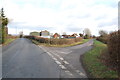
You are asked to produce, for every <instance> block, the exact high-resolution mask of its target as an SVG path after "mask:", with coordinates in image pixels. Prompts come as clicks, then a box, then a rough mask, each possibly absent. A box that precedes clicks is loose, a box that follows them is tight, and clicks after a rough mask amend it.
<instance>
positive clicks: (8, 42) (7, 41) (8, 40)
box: [3, 38, 16, 46]
mask: <svg viewBox="0 0 120 80" xmlns="http://www.w3.org/2000/svg"><path fill="white" fill-rule="evenodd" d="M15 39H16V38H14V39H13V38H9V39H7V40H6V42H5V43H4V44H3V46H5V45H8V44H10V43H11V42H13V41H14V40H15Z"/></svg>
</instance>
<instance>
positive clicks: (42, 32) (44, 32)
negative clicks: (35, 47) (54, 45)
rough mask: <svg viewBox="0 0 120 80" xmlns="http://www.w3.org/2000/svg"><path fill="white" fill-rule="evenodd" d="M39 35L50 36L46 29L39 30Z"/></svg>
mask: <svg viewBox="0 0 120 80" xmlns="http://www.w3.org/2000/svg"><path fill="white" fill-rule="evenodd" d="M39 35H40V36H41V37H44V38H50V32H49V31H47V30H45V31H41V32H40V34H39Z"/></svg>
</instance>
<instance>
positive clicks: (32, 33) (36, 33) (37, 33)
mask: <svg viewBox="0 0 120 80" xmlns="http://www.w3.org/2000/svg"><path fill="white" fill-rule="evenodd" d="M30 35H31V36H39V32H36V31H34V32H30Z"/></svg>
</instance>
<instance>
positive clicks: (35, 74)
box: [2, 38, 93, 78]
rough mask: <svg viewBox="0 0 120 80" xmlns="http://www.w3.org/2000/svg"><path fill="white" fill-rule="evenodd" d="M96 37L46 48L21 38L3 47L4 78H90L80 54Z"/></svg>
mask: <svg viewBox="0 0 120 80" xmlns="http://www.w3.org/2000/svg"><path fill="white" fill-rule="evenodd" d="M92 44H93V40H90V41H89V42H87V43H85V44H82V45H77V46H73V47H66V48H55V47H44V46H37V45H35V44H33V43H32V42H31V41H30V40H27V39H24V38H21V39H17V40H15V41H14V42H13V43H11V44H10V45H8V46H5V47H3V49H2V50H3V53H2V77H3V78H87V75H86V73H85V71H84V68H83V67H82V65H81V61H80V55H82V54H84V53H85V52H86V51H88V50H90V49H91V48H92Z"/></svg>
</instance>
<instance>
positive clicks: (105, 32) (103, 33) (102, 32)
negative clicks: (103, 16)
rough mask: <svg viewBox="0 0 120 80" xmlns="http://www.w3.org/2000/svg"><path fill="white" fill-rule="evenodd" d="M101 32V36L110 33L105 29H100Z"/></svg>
mask: <svg viewBox="0 0 120 80" xmlns="http://www.w3.org/2000/svg"><path fill="white" fill-rule="evenodd" d="M99 34H100V36H101V37H103V36H107V35H108V32H107V31H105V30H100V31H99Z"/></svg>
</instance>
